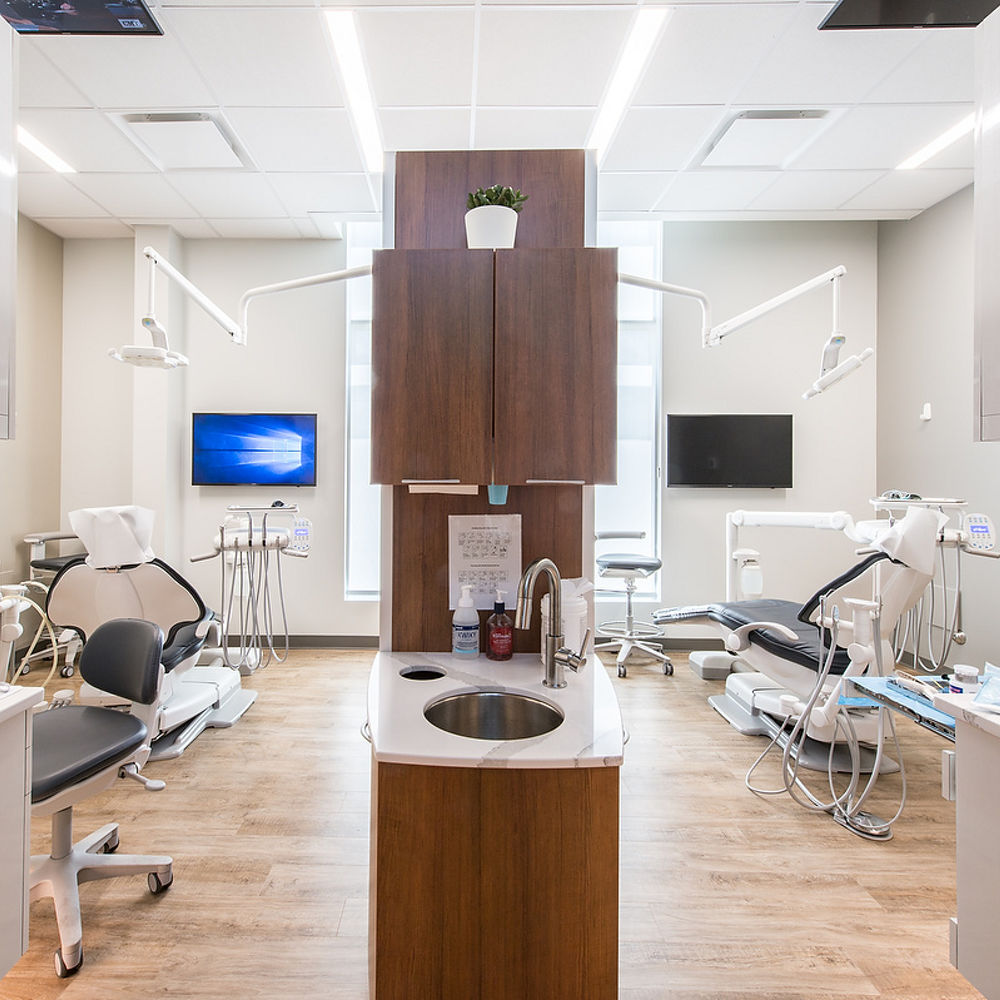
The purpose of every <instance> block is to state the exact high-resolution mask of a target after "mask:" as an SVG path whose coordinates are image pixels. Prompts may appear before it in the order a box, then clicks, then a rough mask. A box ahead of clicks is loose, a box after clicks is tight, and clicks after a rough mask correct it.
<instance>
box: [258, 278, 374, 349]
mask: <svg viewBox="0 0 1000 1000" xmlns="http://www.w3.org/2000/svg"><path fill="white" fill-rule="evenodd" d="M371 273H372V266H371V264H363V265H361V266H360V267H349V268H347V269H346V270H344V271H328V272H326V273H325V274H310V275H308V276H306V277H304V278H291V279H290V280H288V281H277V282H275V283H274V284H271V285H258V286H257V287H256V288H248V289H247V290H246V291H245V292H244V293H243V295H242V297H241V298H240V324H241V326H242V329H243V339H242V340H241V341H240V343H243V344H245V343H246V335H247V312H248V311H249V308H250V300H251V299H255V298H257V296H258V295H272V294H273V293H274V292H287V291H289V290H290V289H293V288H307V287H309V286H310V285H323V284H326V283H328V282H331V281H347V280H348V279H350V278H364V277H366V276H368V275H370V274H371Z"/></svg>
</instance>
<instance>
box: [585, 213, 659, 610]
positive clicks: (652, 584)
mask: <svg viewBox="0 0 1000 1000" xmlns="http://www.w3.org/2000/svg"><path fill="white" fill-rule="evenodd" d="M661 232H662V227H661V226H660V224H659V223H656V222H608V223H601V224H600V225H599V226H598V230H597V241H598V244H599V245H600V246H612V247H618V267H619V270H620V271H622V272H624V273H626V274H635V275H638V276H640V277H644V278H655V279H660V278H661V274H660V266H661V265H660V261H661ZM660 299H661V296H660V294H659V293H658V292H654V291H650V290H649V289H644V288H636V287H635V286H632V285H619V286H618V483H617V485H615V486H597V487H595V489H594V516H595V526H596V529H597V530H598V531H645V532H646V537H645V538H642V539H633V538H629V539H617V540H616V539H608V540H604V541H600V542H597V543H596V546H595V554H596V555H598V556H599V555H601V554H602V553H606V552H634V553H637V554H640V555H650V556H659V557H660V558H662V555H661V553H660V551H659V549H660V531H659V525H660V504H659V498H660V489H659V478H660V470H659V467H658V456H659V453H660V451H659V438H658V427H659V419H658V414H659V407H660V354H661V342H662V331H661V325H662V324H661V314H662V311H661V303H660ZM593 579H594V581H595V583H596V585H597V587H598V588H600V589H601V590H619V591H621V590H623V589H624V587H623V583H622V581H620V580H607V579H601V578H600V577H599V575H598V572H597V567H596V565H595V566H594V568H593ZM639 585H640V587H641V589H640V590H637V591H636V597H637V598H638V599H640V600H641V599H646V600H650V601H655V600H659V597H660V574H659V573H656V574H654V575H653V576H650V577H649V578H648V579H646V580H645V581H640V584H639ZM598 600H599V601H601V600H604V601H610V600H620V598H615V597H614V596H613V595H601V594H598Z"/></svg>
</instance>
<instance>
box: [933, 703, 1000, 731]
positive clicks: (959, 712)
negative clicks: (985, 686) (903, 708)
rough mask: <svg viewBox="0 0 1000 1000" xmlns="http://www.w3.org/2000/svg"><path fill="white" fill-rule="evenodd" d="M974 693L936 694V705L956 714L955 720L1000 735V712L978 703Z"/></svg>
mask: <svg viewBox="0 0 1000 1000" xmlns="http://www.w3.org/2000/svg"><path fill="white" fill-rule="evenodd" d="M975 697H976V696H975V695H974V694H939V695H935V696H934V707H935V708H936V709H938V710H939V711H941V712H947V713H948V714H949V715H951V716H954V718H955V722H956V723H957V722H967V723H968V724H969V725H970V726H975V727H976V729H981V730H982V731H983V732H984V733H989V734H990V735H992V736H1000V714H998V713H996V712H991V711H989V710H988V709H985V708H983V707H982V706H981V705H977V704H976V703H975V702H974V701H973V699H974V698H975Z"/></svg>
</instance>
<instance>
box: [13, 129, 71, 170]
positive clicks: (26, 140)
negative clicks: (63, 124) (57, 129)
mask: <svg viewBox="0 0 1000 1000" xmlns="http://www.w3.org/2000/svg"><path fill="white" fill-rule="evenodd" d="M17 141H18V142H19V143H20V144H21V145H22V146H24V148H25V149H26V150H28V152H29V153H34V154H35V156H37V157H38V159H40V160H41V161H42V162H43V163H44V164H45V165H46V166H49V167H51V168H52V169H53V170H54V171H55V172H56V173H58V174H75V173H76V171H75V170H74V169H73V168H72V167H71V166H70V165H69V164H68V163H67V162H66V161H65V160H64V159H62V158H61V157H58V156H56V154H55V153H53V152H52V150H51V149H49V147H48V146H46V145H44V144H43V143H41V142H39V141H38V140H37V139H36V138H35V137H34V136H33V135H32V134H31V133H30V132H29V131H28V130H27V129H26V128H25V127H24V126H23V125H18V126H17Z"/></svg>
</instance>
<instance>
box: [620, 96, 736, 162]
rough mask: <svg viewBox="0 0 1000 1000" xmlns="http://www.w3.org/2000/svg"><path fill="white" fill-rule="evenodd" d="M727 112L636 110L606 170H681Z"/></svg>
mask: <svg viewBox="0 0 1000 1000" xmlns="http://www.w3.org/2000/svg"><path fill="white" fill-rule="evenodd" d="M724 115H725V109H724V108H720V107H698V108H633V109H632V110H631V111H629V112H628V113H627V114H626V115H625V118H624V119H623V121H622V124H621V127H620V128H619V129H618V134H617V135H616V136H615V138H614V140H613V141H612V143H611V146H610V148H609V150H608V154H607V156H606V157H605V158H604V163H603V164H602V168H603V169H604V170H643V171H650V170H680V169H682V168H683V167H684V166H685V165H686V164H687V163H688V161H689V160H690V159H691V158H692V156H694V154H695V153H697V152H698V151H699V150H700V149H701V148H702V146H704V144H705V143H706V142H707V141H708V138H709V136H711V135H712V134H713V132H714V131H715V130H716V129H717V128H718V127H719V125H720V124H721V122H722V120H723V117H724Z"/></svg>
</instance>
